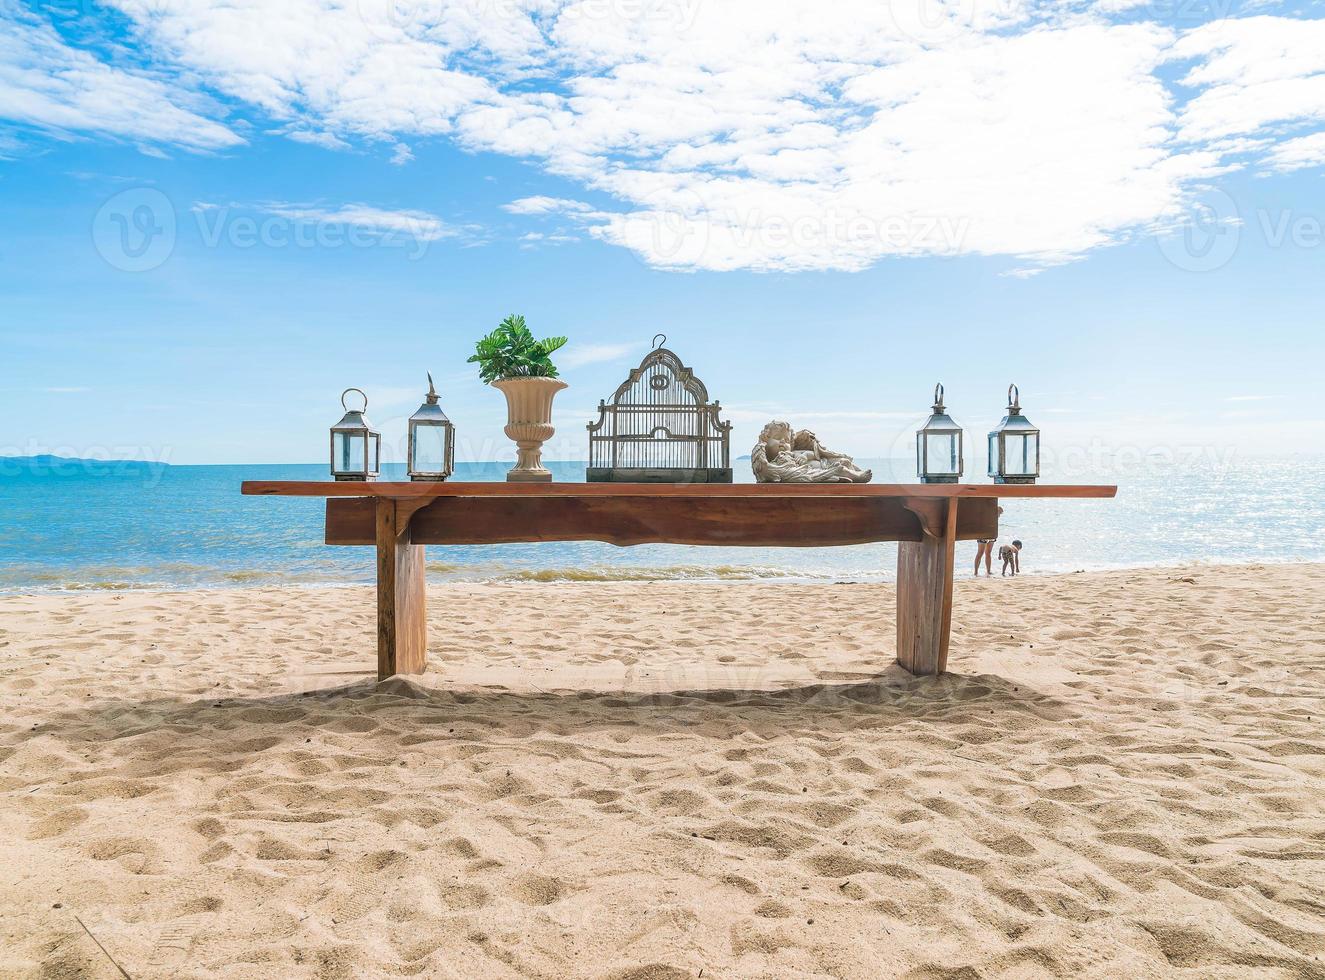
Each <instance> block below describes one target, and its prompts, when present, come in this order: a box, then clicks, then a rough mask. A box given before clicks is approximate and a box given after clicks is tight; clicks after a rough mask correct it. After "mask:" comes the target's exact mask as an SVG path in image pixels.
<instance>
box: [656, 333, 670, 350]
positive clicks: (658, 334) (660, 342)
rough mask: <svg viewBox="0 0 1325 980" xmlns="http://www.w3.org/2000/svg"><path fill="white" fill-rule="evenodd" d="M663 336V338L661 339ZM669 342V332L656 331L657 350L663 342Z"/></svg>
mask: <svg viewBox="0 0 1325 980" xmlns="http://www.w3.org/2000/svg"><path fill="white" fill-rule="evenodd" d="M660 338H661V339H660ZM665 343H667V334H665V333H656V334H654V335H653V349H654V350H657V349H658V348H659V347H661V346H662V345H663V344H665Z"/></svg>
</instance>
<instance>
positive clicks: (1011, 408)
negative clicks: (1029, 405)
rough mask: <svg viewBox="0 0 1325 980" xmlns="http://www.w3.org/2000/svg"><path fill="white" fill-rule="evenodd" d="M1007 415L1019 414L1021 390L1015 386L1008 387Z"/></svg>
mask: <svg viewBox="0 0 1325 980" xmlns="http://www.w3.org/2000/svg"><path fill="white" fill-rule="evenodd" d="M1008 413H1009V414H1010V415H1020V414H1021V389H1020V388H1018V387H1017V386H1016V385H1008Z"/></svg>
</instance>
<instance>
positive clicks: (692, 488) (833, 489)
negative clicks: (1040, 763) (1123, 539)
mask: <svg viewBox="0 0 1325 980" xmlns="http://www.w3.org/2000/svg"><path fill="white" fill-rule="evenodd" d="M242 492H243V493H245V494H248V495H250V496H277V497H391V498H395V499H398V500H405V499H414V498H418V497H655V498H656V497H698V498H712V497H743V498H744V497H754V498H767V497H791V498H803V497H832V498H841V497H939V498H943V499H947V498H952V497H960V498H962V499H963V500H965V499H968V498H988V499H995V498H999V497H1037V498H1038V497H1067V498H1075V499H1085V498H1108V497H1113V496H1116V495H1117V493H1118V488H1117V487H1116V486H1096V485H1081V486H1070V485H1051V484H1044V485H1032V486H1017V485H999V484H992V483H989V484H985V483H930V484H924V483H463V482H462V483H450V482H447V483H362V482H353V483H351V482H346V483H333V482H329V481H328V482H314V481H309V482H298V481H267V480H246V481H245V482H244V483H243V485H242Z"/></svg>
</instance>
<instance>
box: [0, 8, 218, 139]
mask: <svg viewBox="0 0 1325 980" xmlns="http://www.w3.org/2000/svg"><path fill="white" fill-rule="evenodd" d="M196 101H199V100H197V99H196V97H193V96H190V95H188V94H187V93H186V92H181V90H180V89H179V87H178V86H172V85H170V84H167V81H166V80H165V79H162V78H159V77H157V76H155V75H153V74H151V73H149V72H146V71H138V70H131V69H127V68H120V67H115V66H112V65H108V64H105V63H104V62H102V61H99V60H98V59H97V58H96V57H95V56H94V55H92V54H91V53H89V52H87V51H83V50H80V49H77V48H72V47H70V46H69V45H67V44H66V43H65V42H64V41H63V40H62V39H61V38H60V36H59V34H57V33H56V32H55V30H54V29H53V28H52V27H51V26H50V25H49V24H48V23H45V22H43V21H41V20H39V19H38V18H37V17H36V16H35V15H34V14H32V13H30V12H28V11H26V10H24V9H23V8H22V7H20V6H19V5H18V4H16V3H13V2H11V0H0V118H2V119H8V120H11V121H13V122H16V123H19V124H22V125H25V126H32V127H36V128H38V129H41V130H44V131H47V132H51V133H55V134H57V135H59V136H67V134H72V133H93V134H99V135H103V136H111V137H117V138H123V139H130V140H145V141H149V142H155V143H169V144H173V145H176V146H181V147H184V148H186V149H190V150H216V149H222V148H225V147H229V146H236V145H238V144H240V143H243V142H244V140H243V139H242V138H240V137H239V136H238V135H237V134H235V133H234V132H233V131H232V130H230V129H229V128H227V127H226V126H225V125H223V124H222V123H219V122H215V121H213V120H211V119H208V118H206V117H205V116H203V115H202V114H201V113H200V111H195V110H194V109H191V108H188V107H187V103H189V102H196ZM14 143H15V141H14V140H13V139H12V138H8V139H7V141H6V143H5V144H0V149H3V148H4V147H5V146H9V147H10V148H11V149H12V148H13V144H14ZM143 149H144V150H145V151H151V150H152V149H153V148H152V147H150V146H145V147H143ZM157 152H159V151H157Z"/></svg>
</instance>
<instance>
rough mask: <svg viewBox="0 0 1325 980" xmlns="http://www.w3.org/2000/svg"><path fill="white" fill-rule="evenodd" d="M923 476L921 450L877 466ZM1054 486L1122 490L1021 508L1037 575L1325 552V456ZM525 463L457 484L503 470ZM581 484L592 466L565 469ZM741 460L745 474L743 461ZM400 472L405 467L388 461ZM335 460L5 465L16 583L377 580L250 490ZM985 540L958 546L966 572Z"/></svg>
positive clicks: (787, 557) (476, 556) (551, 565)
mask: <svg viewBox="0 0 1325 980" xmlns="http://www.w3.org/2000/svg"><path fill="white" fill-rule="evenodd" d="M862 462H865V463H866V464H867V465H871V466H873V468H874V471H875V480H876V481H878V482H913V480H914V477H913V476H912V472H911V464H910V462H909V461H905V460H870V461H862ZM1092 463H1093V466H1092V468H1090V469H1087V468H1086V467H1083V466H1082V465H1077V466H1075V467H1074V468H1073V469H1072V472H1071V473H1060V474H1057V475H1055V474H1053V473H1046V475H1045V478H1044V482H1071V483H1096V482H1099V483H1117V484H1118V485H1119V493H1118V497H1117V498H1116V499H1114V500H1085V501H1080V500H1008V501H1005V502H1004V507H1005V513H1004V515H1003V519H1002V525H1001V532H1002V534H1001V539H1002V540H1004V541H1010V540H1011V539H1012V538H1020V539H1021V540H1022V541H1024V542H1025V551H1024V553H1023V557H1022V566H1023V571H1024V572H1026V573H1031V574H1034V573H1050V572H1066V571H1075V570H1078V569H1085V570H1097V569H1111V568H1123V567H1133V566H1151V565H1177V564H1187V563H1192V562H1213V563H1241V562H1285V561H1325V457H1317V456H1310V457H1295V458H1283V459H1267V458H1254V459H1253V458H1245V459H1214V458H1212V457H1211V458H1202V457H1200V456H1196V457H1194V458H1192V459H1187V460H1184V459H1181V458H1177V457H1174V456H1172V455H1165V456H1162V457H1155V456H1144V455H1141V454H1134V455H1133V456H1130V457H1128V458H1127V459H1121V458H1119V459H1110V458H1107V457H1101V458H1100V459H1097V460H1093V461H1092ZM508 465H509V464H498V463H492V464H487V465H465V464H461V465H460V466H459V467H458V468H457V473H456V479H462V480H501V479H503V478H504V475H505V471H506V468H507V466H508ZM549 465H550V466H551V468H552V469H553V471H554V474H555V477H556V479H558V480H566V481H582V480H583V479H584V464H583V463H551V464H549ZM736 466H737V467H738V468H740V469H738V472H740V473H741V474H742V477H740V478H742V479H744V480H747V481H748V480H749V477H748V476H746V475H744V468H745V467H747V466H748V463H747V462H745V461H739V462H738V463H737V464H736ZM383 477H384V478H387V479H401V478H403V477H402V475H401V474H400V473H398V472H393V471H391V470H390V469H388V470H387V471H386V472H384V474H383ZM326 478H327V477H326V470H325V467H324V466H321V465H291V466H163V465H158V464H147V463H117V462H103V463H91V462H84V461H64V462H58V463H52V462H43V461H17V460H8V461H4V460H0V591H5V592H15V591H23V592H29V591H44V590H67V589H113V590H118V589H157V588H171V589H175V588H200V587H206V588H215V587H239V586H251V585H272V584H278V585H289V584H329V583H367V582H371V581H373V577H374V556H373V550H372V549H371V548H358V547H336V548H332V547H327V546H325V545H323V543H322V519H323V509H324V501H323V500H322V499H319V498H289V497H243V496H240V493H239V485H240V482H241V481H243V480H321V479H326ZM974 553H975V545H974V543H967V542H963V543H961V544H959V545H958V562H959V568H960V567H962V566H969V564H970V562H971V561H972V559H973V558H974ZM895 563H896V546H895V545H893V544H878V545H859V546H855V547H850V548H828V549H819V548H814V549H799V548H758V549H751V548H699V547H686V546H678V545H642V546H638V547H633V548H618V547H615V546H613V545H607V544H601V543H598V542H570V543H542V544H527V545H499V546H489V547H472V546H466V547H439V546H432V547H429V549H428V574H429V577H430V578H431V579H432V580H434V581H439V582H441V581H458V580H460V581H494V580H495V581H559V580H567V581H573V580H623V581H626V580H636V579H638V580H653V579H695V580H727V579H730V580H741V579H783V580H811V581H814V580H826V581H840V580H847V581H877V580H887V579H890V578H892V577H893V575H894V571H895Z"/></svg>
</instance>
